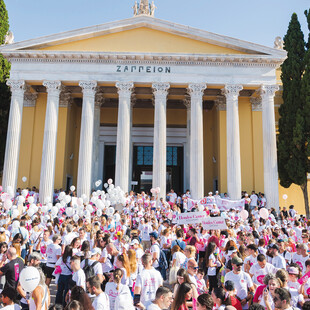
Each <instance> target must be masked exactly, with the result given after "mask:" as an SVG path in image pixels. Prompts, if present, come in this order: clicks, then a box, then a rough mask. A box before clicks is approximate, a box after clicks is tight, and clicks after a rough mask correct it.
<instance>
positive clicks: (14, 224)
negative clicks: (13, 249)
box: [12, 221, 20, 229]
mask: <svg viewBox="0 0 310 310" xmlns="http://www.w3.org/2000/svg"><path fill="white" fill-rule="evenodd" d="M19 226H20V225H19V221H14V222H13V223H12V227H13V229H18V227H19Z"/></svg>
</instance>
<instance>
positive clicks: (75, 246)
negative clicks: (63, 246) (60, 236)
mask: <svg viewBox="0 0 310 310" xmlns="http://www.w3.org/2000/svg"><path fill="white" fill-rule="evenodd" d="M70 245H71V247H72V255H76V254H77V253H79V252H80V247H81V239H80V238H79V237H75V238H73V239H72V241H71V244H70Z"/></svg>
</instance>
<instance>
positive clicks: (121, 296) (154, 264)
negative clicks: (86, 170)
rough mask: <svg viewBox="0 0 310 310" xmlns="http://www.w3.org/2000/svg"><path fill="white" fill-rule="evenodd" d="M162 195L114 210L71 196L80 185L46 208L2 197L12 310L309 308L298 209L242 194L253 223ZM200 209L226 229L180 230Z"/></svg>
mask: <svg viewBox="0 0 310 310" xmlns="http://www.w3.org/2000/svg"><path fill="white" fill-rule="evenodd" d="M109 188H113V185H111V184H110V186H109V187H107V188H106V190H107V192H108V189H109ZM154 192H156V191H153V193H152V194H150V195H148V194H146V193H144V192H142V193H141V194H136V193H134V192H130V193H129V194H126V195H125V196H124V199H123V198H122V199H123V204H117V205H113V206H111V205H110V203H106V201H105V200H104V199H103V197H104V196H105V192H104V191H100V190H99V191H95V192H94V193H93V194H92V197H91V198H90V199H89V200H88V199H87V198H85V197H84V198H83V199H82V200H81V199H80V200H79V199H76V200H74V199H72V198H73V197H75V189H74V188H72V191H70V192H68V193H61V192H58V191H55V195H54V197H53V202H48V203H47V204H46V205H42V204H40V203H39V202H38V195H37V191H36V190H33V189H32V190H30V189H28V190H26V191H25V190H24V191H23V192H22V191H19V190H18V191H17V193H16V195H14V197H11V198H10V200H11V203H8V202H7V199H8V198H7V197H8V194H7V193H2V194H1V199H2V203H1V204H0V290H1V295H2V298H1V302H2V305H3V309H14V310H15V309H30V310H32V309H40V310H41V309H42V310H48V309H70V310H71V309H72V310H73V309H85V310H88V309H95V310H97V309H104V310H119V309H126V310H134V309H146V310H159V309H171V310H188V309H193V310H212V309H214V310H216V309H220V310H224V309H227V310H235V309H237V310H241V309H244V310H246V309H251V310H263V309H267V310H275V309H281V310H285V309H293V310H294V309H296V308H300V309H310V256H309V251H310V221H308V220H307V219H306V218H305V217H304V216H301V215H298V214H297V212H296V211H295V210H294V207H293V206H290V207H289V210H287V209H286V208H285V207H283V209H282V210H280V212H277V211H276V210H275V209H274V208H271V207H272V206H268V202H267V201H266V199H265V197H264V195H263V194H262V193H260V194H259V195H258V194H256V193H255V192H252V193H251V195H248V194H247V193H246V192H243V193H242V197H243V199H244V200H245V209H246V210H247V218H244V216H241V212H242V211H241V210H239V209H235V208H231V209H229V210H221V209H220V208H218V207H217V206H216V204H214V205H212V206H211V207H207V206H205V207H204V208H203V210H202V209H201V206H198V205H197V206H194V207H191V209H190V210H189V208H188V205H187V201H188V199H190V198H191V196H190V192H189V191H186V193H185V194H184V195H177V194H176V193H175V192H174V191H173V190H171V191H170V192H169V193H168V194H167V197H166V199H162V198H161V199H158V197H156V195H154ZM216 195H219V193H218V192H216V193H215V195H214V196H216ZM68 196H69V197H71V199H68V198H66V197H68ZM111 196H112V194H111ZM152 196H153V197H152ZM223 196H224V197H225V198H226V199H229V198H228V197H227V194H226V196H225V195H223ZM21 197H23V198H21ZM209 197H213V194H212V193H209ZM99 202H100V203H99ZM75 204H76V205H75ZM33 205H35V206H33ZM262 208H267V210H268V216H267V217H266V216H264V217H262V216H261V215H262V213H261V212H260V211H261V209H262ZM29 210H30V211H31V212H29ZM69 210H70V211H69ZM201 210H202V212H205V216H206V217H209V216H221V217H222V218H224V219H225V222H226V225H227V229H222V230H208V229H206V228H205V227H203V226H202V224H201V223H198V224H178V215H179V214H180V213H184V212H196V211H200V212H201ZM214 210H216V212H215V211H214ZM29 267H34V268H37V269H38V271H39V274H40V276H39V278H40V279H39V281H38V283H37V284H36V286H35V288H34V289H33V290H31V291H26V288H25V287H24V286H23V281H21V279H20V277H21V275H22V273H23V271H24V270H26V269H27V268H29ZM54 284H56V296H55V298H52V296H51V288H52V285H54Z"/></svg>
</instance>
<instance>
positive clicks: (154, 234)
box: [150, 231, 158, 239]
mask: <svg viewBox="0 0 310 310" xmlns="http://www.w3.org/2000/svg"><path fill="white" fill-rule="evenodd" d="M150 236H151V237H154V238H155V239H158V233H157V232H156V231H153V232H151V233H150Z"/></svg>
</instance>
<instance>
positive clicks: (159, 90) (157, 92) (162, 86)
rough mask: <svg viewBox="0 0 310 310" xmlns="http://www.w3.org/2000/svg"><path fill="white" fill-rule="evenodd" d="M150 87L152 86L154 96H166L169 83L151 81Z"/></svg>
mask: <svg viewBox="0 0 310 310" xmlns="http://www.w3.org/2000/svg"><path fill="white" fill-rule="evenodd" d="M152 88H153V93H154V96H155V98H156V97H158V96H160V97H167V96H168V89H169V88H170V84H169V83H153V84H152Z"/></svg>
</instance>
